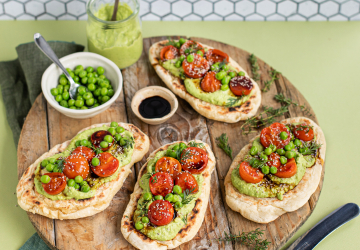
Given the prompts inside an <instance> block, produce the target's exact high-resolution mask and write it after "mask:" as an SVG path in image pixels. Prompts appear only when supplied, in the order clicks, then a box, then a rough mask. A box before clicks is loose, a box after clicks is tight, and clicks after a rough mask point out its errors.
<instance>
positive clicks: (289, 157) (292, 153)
mask: <svg viewBox="0 0 360 250" xmlns="http://www.w3.org/2000/svg"><path fill="white" fill-rule="evenodd" d="M295 155H296V153H295V152H294V151H287V152H286V153H285V156H286V158H288V159H292V158H294V157H295Z"/></svg>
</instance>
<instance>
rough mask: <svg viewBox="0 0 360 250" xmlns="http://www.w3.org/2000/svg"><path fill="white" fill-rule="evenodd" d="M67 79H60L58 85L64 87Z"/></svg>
mask: <svg viewBox="0 0 360 250" xmlns="http://www.w3.org/2000/svg"><path fill="white" fill-rule="evenodd" d="M67 81H68V80H67V79H66V77H60V79H59V83H60V84H61V85H66V84H67Z"/></svg>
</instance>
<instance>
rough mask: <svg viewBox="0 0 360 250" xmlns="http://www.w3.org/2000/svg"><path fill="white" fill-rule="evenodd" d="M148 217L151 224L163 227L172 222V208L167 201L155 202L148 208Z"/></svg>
mask: <svg viewBox="0 0 360 250" xmlns="http://www.w3.org/2000/svg"><path fill="white" fill-rule="evenodd" d="M148 217H149V220H150V223H151V224H153V225H155V226H165V225H167V224H169V223H170V222H171V221H172V219H173V217H174V208H173V206H172V205H171V203H170V202H169V201H166V200H156V201H154V202H153V203H151V204H150V206H149V209H148Z"/></svg>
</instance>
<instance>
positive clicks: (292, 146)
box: [288, 141, 295, 149]
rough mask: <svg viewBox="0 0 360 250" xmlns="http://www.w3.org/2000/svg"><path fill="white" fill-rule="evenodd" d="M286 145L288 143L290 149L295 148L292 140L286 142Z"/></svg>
mask: <svg viewBox="0 0 360 250" xmlns="http://www.w3.org/2000/svg"><path fill="white" fill-rule="evenodd" d="M288 145H290V146H291V149H294V148H295V145H294V142H293V141H291V142H289V144H288Z"/></svg>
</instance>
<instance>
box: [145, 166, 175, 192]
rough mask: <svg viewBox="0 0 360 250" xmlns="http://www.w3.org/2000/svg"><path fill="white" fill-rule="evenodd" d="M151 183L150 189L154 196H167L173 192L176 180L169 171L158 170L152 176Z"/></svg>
mask: <svg viewBox="0 0 360 250" xmlns="http://www.w3.org/2000/svg"><path fill="white" fill-rule="evenodd" d="M149 185H150V191H151V193H152V194H153V195H154V196H155V195H161V196H162V197H165V196H166V195H167V194H169V193H171V191H172V189H173V187H174V180H173V179H172V178H171V175H170V174H169V173H166V172H157V173H155V174H153V175H152V176H151V177H150V180H149Z"/></svg>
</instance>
